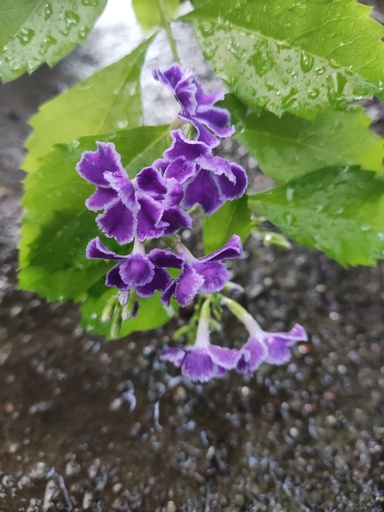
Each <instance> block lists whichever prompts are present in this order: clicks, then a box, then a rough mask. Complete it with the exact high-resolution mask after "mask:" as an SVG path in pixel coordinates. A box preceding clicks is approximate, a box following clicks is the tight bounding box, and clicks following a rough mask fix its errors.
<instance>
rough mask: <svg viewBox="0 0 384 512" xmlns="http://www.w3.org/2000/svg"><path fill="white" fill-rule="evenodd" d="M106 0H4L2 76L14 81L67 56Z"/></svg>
mask: <svg viewBox="0 0 384 512" xmlns="http://www.w3.org/2000/svg"><path fill="white" fill-rule="evenodd" d="M106 3H107V0H82V1H81V2H80V1H79V0H63V1H46V0H2V1H1V3H0V49H1V50H0V78H1V80H3V82H9V81H10V80H14V79H15V78H17V77H18V76H20V75H22V74H23V73H25V72H28V73H32V71H34V70H35V69H36V68H38V67H39V66H41V64H43V63H45V62H46V63H47V64H49V65H50V66H53V65H54V64H56V62H58V61H59V60H60V59H62V58H63V57H64V56H65V55H67V54H68V53H69V52H70V51H71V50H72V49H73V48H74V47H75V45H77V44H78V43H80V42H82V41H84V39H85V38H86V36H87V34H88V32H89V31H90V29H91V28H92V27H93V25H94V24H95V22H96V20H97V18H98V17H99V16H100V14H101V13H102V11H103V9H104V7H105V5H106Z"/></svg>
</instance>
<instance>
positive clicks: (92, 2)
mask: <svg viewBox="0 0 384 512" xmlns="http://www.w3.org/2000/svg"><path fill="white" fill-rule="evenodd" d="M81 3H82V4H83V5H85V6H86V7H88V6H89V7H96V6H97V5H99V0H81Z"/></svg>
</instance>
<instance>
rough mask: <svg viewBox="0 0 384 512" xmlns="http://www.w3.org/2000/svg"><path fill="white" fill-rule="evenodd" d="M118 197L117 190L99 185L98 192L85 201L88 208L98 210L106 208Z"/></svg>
mask: <svg viewBox="0 0 384 512" xmlns="http://www.w3.org/2000/svg"><path fill="white" fill-rule="evenodd" d="M116 197H117V193H116V191H115V190H113V189H111V188H102V187H98V188H97V189H96V192H95V193H94V194H92V195H91V196H90V197H89V198H88V199H87V200H86V201H85V206H86V207H87V208H88V210H92V211H94V212H96V211H97V210H102V209H103V208H106V207H107V206H108V205H109V203H111V202H112V201H113V200H114V199H116Z"/></svg>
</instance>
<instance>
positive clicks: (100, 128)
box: [22, 38, 153, 172]
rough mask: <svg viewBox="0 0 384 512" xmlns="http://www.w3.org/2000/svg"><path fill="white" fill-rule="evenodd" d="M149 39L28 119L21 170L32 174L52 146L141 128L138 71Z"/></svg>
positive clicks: (49, 102) (150, 40)
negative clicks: (28, 131)
mask: <svg viewBox="0 0 384 512" xmlns="http://www.w3.org/2000/svg"><path fill="white" fill-rule="evenodd" d="M152 39H153V38H150V39H148V40H147V41H145V42H144V43H142V44H141V45H140V46H138V47H137V48H136V49H135V50H134V51H133V52H132V53H131V54H129V55H127V56H125V57H123V58H122V59H121V60H119V61H118V62H116V63H114V64H112V65H110V66H108V67H106V68H104V69H102V70H101V71H98V72H97V73H95V74H94V75H92V76H91V77H90V78H87V79H86V80H83V81H81V82H79V83H77V84H76V85H75V86H74V87H72V88H71V89H68V90H67V91H65V92H64V93H62V94H60V96H57V97H56V98H54V99H52V100H50V101H48V102H47V103H45V104H44V105H43V106H42V107H41V108H40V111H39V112H38V113H37V114H36V115H35V116H33V117H32V119H31V120H30V124H31V126H32V127H33V128H34V131H33V132H32V134H31V135H30V136H29V138H28V139H27V141H26V144H25V147H26V148H27V149H28V150H29V154H28V156H27V158H26V159H25V161H24V164H23V166H22V167H23V169H24V170H25V171H28V172H34V171H36V170H37V169H38V168H39V163H38V159H39V158H40V157H42V156H44V155H46V154H47V153H48V152H49V151H50V150H51V148H52V146H53V145H54V144H57V143H63V142H71V141H72V140H75V139H77V138H79V137H84V136H87V135H89V134H90V133H92V134H94V135H98V134H100V133H107V132H110V131H112V130H116V129H121V128H127V127H129V128H133V127H135V126H139V125H141V123H142V102H141V88H140V72H141V67H142V65H143V62H144V58H145V53H146V51H147V48H148V46H149V44H150V43H151V42H152Z"/></svg>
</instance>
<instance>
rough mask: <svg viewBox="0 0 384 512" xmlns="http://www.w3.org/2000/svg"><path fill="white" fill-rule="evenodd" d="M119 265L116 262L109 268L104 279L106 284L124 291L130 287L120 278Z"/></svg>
mask: <svg viewBox="0 0 384 512" xmlns="http://www.w3.org/2000/svg"><path fill="white" fill-rule="evenodd" d="M120 265H121V263H118V264H117V265H115V266H114V267H112V268H111V270H110V271H109V272H108V274H107V277H106V279H105V284H106V285H107V286H114V287H115V288H117V289H118V290H120V291H126V290H128V289H129V288H130V286H129V285H127V284H126V283H124V281H123V280H122V279H121V275H120V272H119V270H120Z"/></svg>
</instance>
